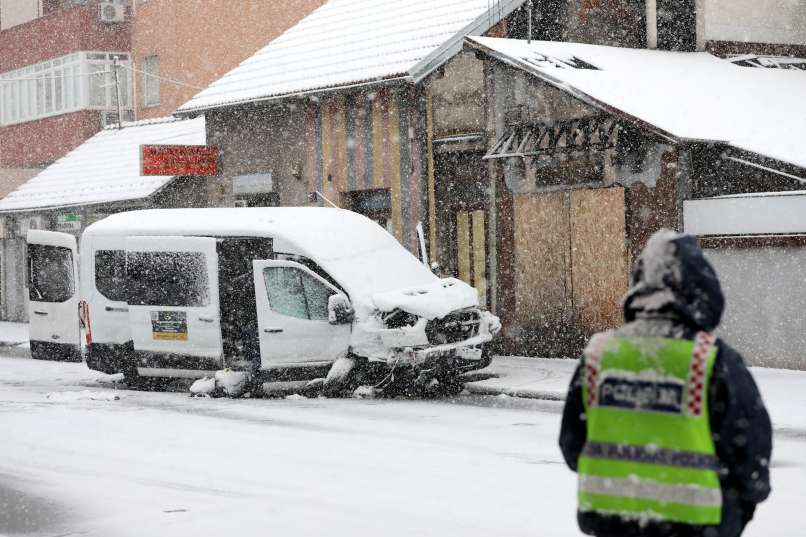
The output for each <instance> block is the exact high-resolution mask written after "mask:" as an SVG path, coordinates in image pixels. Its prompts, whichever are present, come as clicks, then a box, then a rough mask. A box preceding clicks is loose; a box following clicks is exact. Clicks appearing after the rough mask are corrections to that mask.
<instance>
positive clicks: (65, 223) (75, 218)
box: [56, 213, 81, 233]
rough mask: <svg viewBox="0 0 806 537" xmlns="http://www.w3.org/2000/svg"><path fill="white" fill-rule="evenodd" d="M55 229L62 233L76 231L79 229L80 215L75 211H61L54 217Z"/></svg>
mask: <svg viewBox="0 0 806 537" xmlns="http://www.w3.org/2000/svg"><path fill="white" fill-rule="evenodd" d="M56 231H61V232H63V233H77V232H79V231H81V215H80V214H76V213H62V214H60V215H58V216H57V217H56Z"/></svg>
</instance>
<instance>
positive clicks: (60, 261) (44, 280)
mask: <svg viewBox="0 0 806 537" xmlns="http://www.w3.org/2000/svg"><path fill="white" fill-rule="evenodd" d="M74 293H75V281H74V278H73V252H71V251H70V249H69V248H62V247H59V246H46V245H42V244H30V245H28V298H29V299H30V300H33V301H35V302H65V301H66V300H69V299H70V298H71V297H72V296H73V294H74Z"/></svg>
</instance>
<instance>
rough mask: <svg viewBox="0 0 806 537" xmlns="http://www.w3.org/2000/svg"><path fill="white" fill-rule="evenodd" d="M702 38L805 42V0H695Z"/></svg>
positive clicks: (789, 42)
mask: <svg viewBox="0 0 806 537" xmlns="http://www.w3.org/2000/svg"><path fill="white" fill-rule="evenodd" d="M698 8H699V9H700V11H701V13H700V19H701V21H702V22H701V23H700V28H701V30H702V32H703V36H702V39H704V40H705V41H737V42H745V43H774V44H790V45H801V46H803V45H806V0H699V5H698Z"/></svg>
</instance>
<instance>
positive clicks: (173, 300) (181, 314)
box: [126, 236, 222, 369]
mask: <svg viewBox="0 0 806 537" xmlns="http://www.w3.org/2000/svg"><path fill="white" fill-rule="evenodd" d="M126 286H127V289H126V302H127V303H128V305H129V306H128V307H129V323H130V326H131V332H132V342H133V344H134V349H135V351H145V352H149V353H158V354H171V355H178V356H179V357H199V358H209V359H212V360H207V361H204V362H207V363H206V364H205V366H206V367H196V366H199V365H201V364H196V363H195V362H192V363H190V364H185V366H182V367H178V368H179V369H207V368H208V367H216V366H220V365H221V363H220V361H221V355H222V345H221V321H220V316H219V297H218V254H217V252H216V240H215V239H214V238H211V237H176V236H171V237H127V238H126ZM199 362H203V361H202V360H199Z"/></svg>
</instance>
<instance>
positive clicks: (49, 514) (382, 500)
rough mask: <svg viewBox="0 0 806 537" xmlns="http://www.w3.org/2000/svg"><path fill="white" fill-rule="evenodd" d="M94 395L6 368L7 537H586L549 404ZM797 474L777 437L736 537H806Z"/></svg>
mask: <svg viewBox="0 0 806 537" xmlns="http://www.w3.org/2000/svg"><path fill="white" fill-rule="evenodd" d="M99 379H103V376H102V375H96V374H95V373H93V372H90V371H88V370H87V369H86V367H85V366H84V365H83V364H57V363H48V362H36V361H33V360H29V359H23V358H10V357H6V358H0V431H2V440H1V441H0V509H1V510H0V535H14V534H18V533H19V534H26V535H42V536H57V535H58V536H66V535H93V536H111V535H114V536H128V535H131V536H135V535H137V536H142V535H160V536H162V535H166V536H168V535H170V536H184V535H188V536H189V535H193V536H204V535H216V536H221V535H233V536H238V537H245V536H251V535H263V536H265V535H284V536H298V535H310V536H319V535H333V536H341V535H360V536H363V535H385V536H397V535H400V536H404V535H405V536H412V535H439V536H451V535H462V536H476V535H478V536H484V537H489V536H490V535H506V536H519V535H523V536H526V535H529V536H535V535H540V536H554V535H556V536H571V535H578V532H577V530H576V527H575V521H574V509H575V479H574V475H573V474H572V473H570V472H569V471H568V470H567V469H566V468H565V466H564V465H563V464H562V460H561V456H560V453H559V451H558V449H557V448H556V447H555V446H556V435H557V431H558V427H559V412H560V409H561V403H558V402H550V401H546V402H540V401H527V400H522V399H515V398H493V397H478V396H464V397H459V398H456V399H450V400H442V401H403V400H400V401H383V400H371V401H366V400H324V399H315V400H296V399H292V400H288V399H285V400H282V399H280V400H265V399H264V400H224V399H215V400H213V399H191V398H189V397H187V395H185V394H184V393H148V392H135V391H127V390H118V391H114V386H113V385H111V384H109V383H103V382H99ZM115 395H117V396H119V397H120V398H119V399H117V400H115V399H114V396H115ZM90 397H92V398H94V399H90ZM793 410H794V409H793ZM796 411H797V412H806V409H797V410H796ZM804 461H806V431H803V430H800V429H797V428H792V427H787V428H786V429H782V430H781V433H780V434H779V435H778V437H777V444H776V454H775V461H774V465H775V469H774V474H773V480H774V481H773V486H774V487H775V492H774V496H773V498H772V500H771V501H770V502H769V503H767V504H765V505H763V506H762V507H761V509H760V512H759V514H758V517H757V521H756V522H754V524H753V526H752V527H751V530H750V531H748V532H747V534H746V535H750V536H758V537H760V536H766V537H770V536H794V535H800V534H801V532H802V530H803V527H804V524H803V523H802V518H801V517H800V516H799V515H798V513H799V509H802V506H803V504H804V500H806V491H804V490H803V488H804V485H803V484H804V483H806V464H804Z"/></svg>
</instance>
